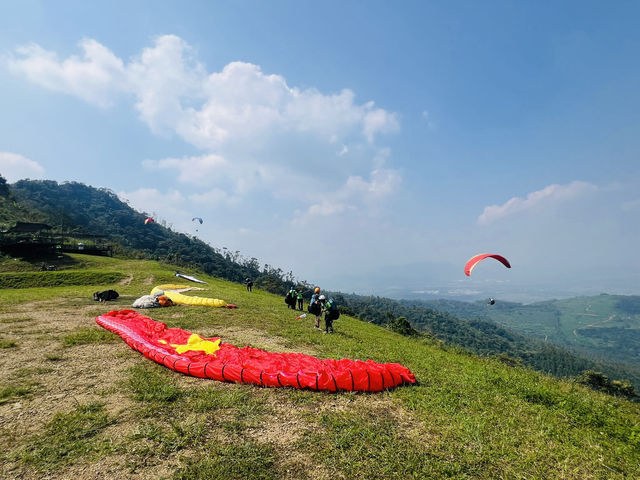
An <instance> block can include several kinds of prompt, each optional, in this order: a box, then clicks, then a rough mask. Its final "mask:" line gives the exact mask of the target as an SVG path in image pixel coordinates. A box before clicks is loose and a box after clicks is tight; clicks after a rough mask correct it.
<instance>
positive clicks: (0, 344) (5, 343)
mask: <svg viewBox="0 0 640 480" xmlns="http://www.w3.org/2000/svg"><path fill="white" fill-rule="evenodd" d="M17 346H18V344H17V343H16V342H14V341H13V340H3V339H1V338H0V348H15V347H17Z"/></svg>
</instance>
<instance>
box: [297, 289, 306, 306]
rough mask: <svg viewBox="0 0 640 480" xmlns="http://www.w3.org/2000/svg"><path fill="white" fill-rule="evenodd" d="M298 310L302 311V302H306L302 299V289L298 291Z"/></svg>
mask: <svg viewBox="0 0 640 480" xmlns="http://www.w3.org/2000/svg"><path fill="white" fill-rule="evenodd" d="M297 297H298V310H300V311H302V304H303V303H304V302H303V300H302V290H301V291H299V292H298V295H297Z"/></svg>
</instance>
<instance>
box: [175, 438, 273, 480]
mask: <svg viewBox="0 0 640 480" xmlns="http://www.w3.org/2000/svg"><path fill="white" fill-rule="evenodd" d="M276 458H277V455H276V451H275V449H274V448H273V447H271V446H269V445H261V444H258V443H255V442H242V443H235V444H214V445H212V446H211V450H210V451H209V452H208V455H207V457H206V458H198V459H191V458H188V459H186V461H185V465H184V466H183V467H182V468H180V470H178V471H177V472H175V473H174V474H173V476H172V477H171V478H172V479H173V480H208V479H211V480H213V479H221V480H227V479H230V478H242V479H247V480H254V479H255V480H258V479H260V480H268V479H272V478H280V477H279V476H278V475H277V474H276V471H275V470H274V468H273V467H274V463H275V461H276Z"/></svg>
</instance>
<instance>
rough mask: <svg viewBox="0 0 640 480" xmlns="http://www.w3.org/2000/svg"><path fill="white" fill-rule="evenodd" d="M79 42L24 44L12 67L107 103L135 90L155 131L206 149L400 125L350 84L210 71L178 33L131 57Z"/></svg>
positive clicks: (246, 67) (335, 136) (242, 66)
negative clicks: (320, 87) (62, 50)
mask: <svg viewBox="0 0 640 480" xmlns="http://www.w3.org/2000/svg"><path fill="white" fill-rule="evenodd" d="M80 47H81V49H82V50H83V55H82V57H77V56H71V57H69V58H67V59H65V60H62V61H61V60H59V59H58V57H57V54H56V53H55V52H50V51H47V50H45V49H43V48H42V47H40V46H39V45H36V44H31V45H27V46H24V47H19V48H17V49H16V51H15V53H14V55H13V56H11V57H10V58H9V62H8V63H9V67H10V70H11V71H12V72H13V73H15V74H20V75H23V76H24V77H26V78H27V80H29V81H31V82H32V83H36V84H38V85H41V86H44V87H46V88H49V89H52V90H56V91H60V92H64V93H67V94H71V95H75V96H78V97H80V98H82V99H84V100H85V101H87V102H90V103H93V104H97V105H100V106H103V107H104V106H108V105H109V104H110V103H111V102H112V101H113V97H114V95H116V94H118V93H130V94H133V95H134V96H135V98H136V108H137V109H138V112H139V113H140V117H141V119H142V120H143V121H144V122H145V123H146V124H147V125H148V126H149V128H151V130H152V131H153V132H155V133H163V132H174V133H177V134H178V135H180V136H181V137H182V138H183V139H184V140H186V141H187V142H189V143H191V144H193V145H195V146H197V147H199V148H203V149H214V148H219V147H221V146H222V145H224V144H225V143H227V142H243V141H245V140H246V139H247V138H250V139H252V140H253V141H259V140H263V141H264V140H265V139H266V138H269V136H270V135H273V134H274V133H277V134H278V135H282V134H283V133H303V132H306V133H309V134H311V135H312V136H315V137H317V138H321V139H324V141H327V142H329V141H333V142H335V141H337V140H339V139H347V138H351V137H353V136H354V135H356V136H357V135H358V134H360V135H361V136H363V137H364V138H365V139H366V140H367V141H368V142H370V143H371V142H373V141H374V138H375V136H376V135H378V134H381V133H390V132H394V131H397V130H398V128H399V123H398V120H397V118H396V115H395V114H394V113H390V112H387V111H386V110H384V109H381V108H375V107H374V103H373V102H367V103H365V104H362V105H358V104H357V103H356V102H355V95H354V93H353V92H352V91H351V90H348V89H345V90H342V91H341V92H339V93H336V94H328V95H327V94H323V93H321V92H319V91H317V90H315V89H313V88H310V89H306V90H299V89H297V88H295V87H290V86H289V85H288V84H287V82H286V80H285V79H284V77H282V76H280V75H275V74H265V73H263V72H262V70H261V69H260V67H259V66H258V65H254V64H251V63H245V62H231V63H229V64H228V65H226V66H225V67H224V68H223V69H222V71H220V72H214V73H211V74H209V73H207V72H206V69H205V68H204V66H203V65H202V64H200V63H199V62H198V61H197V60H196V59H195V58H194V56H193V55H192V53H193V52H192V49H191V47H190V46H189V45H188V44H187V43H186V42H185V41H184V40H182V39H181V38H179V37H177V36H175V35H163V36H160V37H158V38H156V39H155V42H154V45H153V46H151V47H148V48H145V49H144V50H143V51H142V53H141V54H140V55H139V56H138V57H136V58H134V59H133V60H131V61H130V62H129V63H126V64H125V62H124V61H123V60H121V59H120V58H118V57H117V56H116V55H115V54H114V53H113V52H111V51H110V50H109V49H108V48H107V47H105V46H103V45H101V44H100V43H98V42H97V41H96V40H92V39H85V40H83V41H81V42H80Z"/></svg>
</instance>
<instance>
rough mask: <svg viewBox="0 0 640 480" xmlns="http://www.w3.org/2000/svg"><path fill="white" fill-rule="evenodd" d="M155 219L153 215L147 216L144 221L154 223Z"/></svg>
mask: <svg viewBox="0 0 640 480" xmlns="http://www.w3.org/2000/svg"><path fill="white" fill-rule="evenodd" d="M154 221H155V220H154V219H153V218H151V217H147V219H146V220H145V221H144V224H145V225H147V224H148V223H153V222H154Z"/></svg>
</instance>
